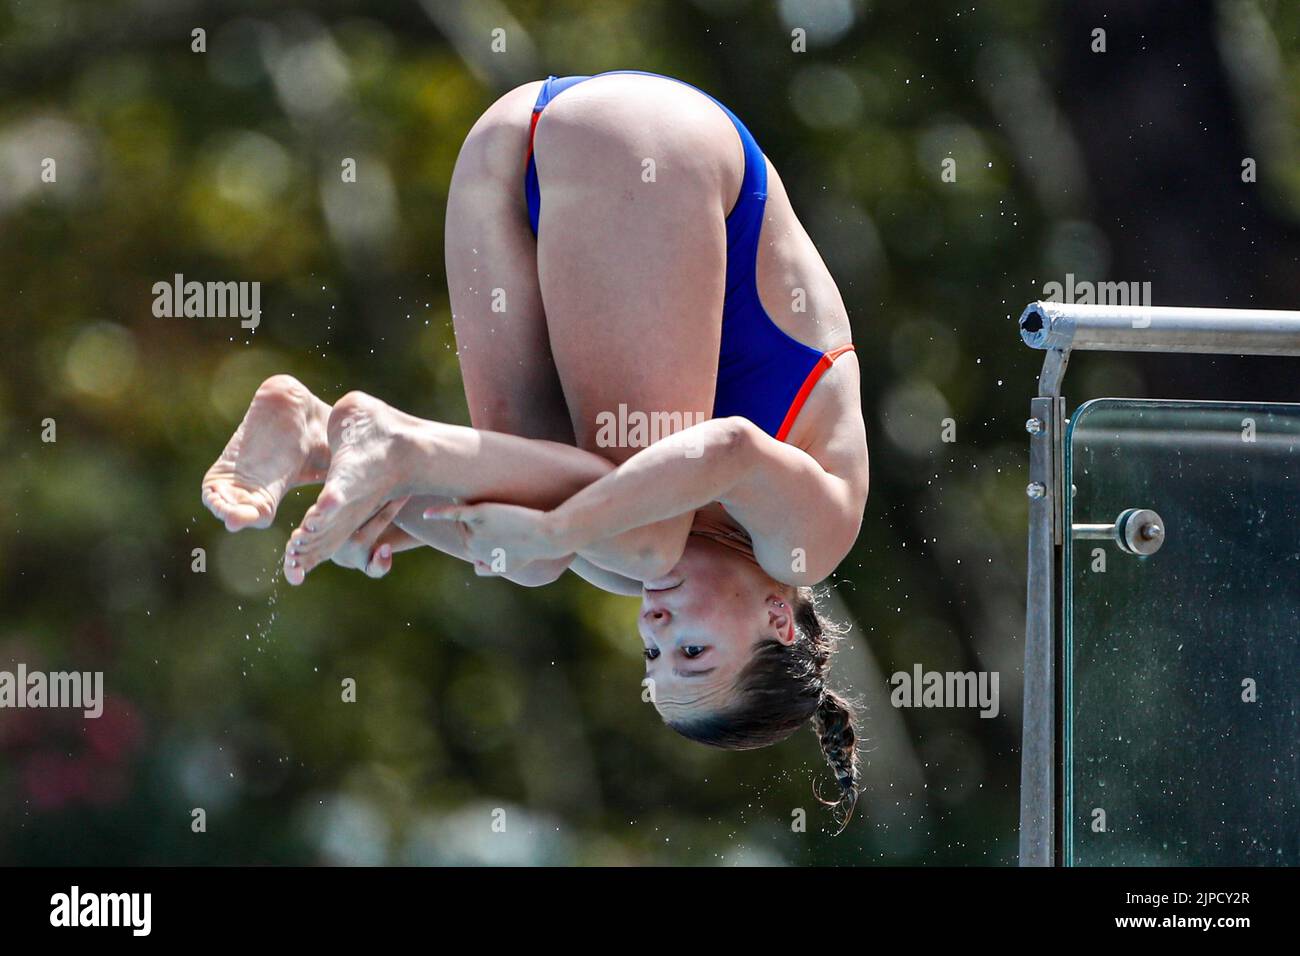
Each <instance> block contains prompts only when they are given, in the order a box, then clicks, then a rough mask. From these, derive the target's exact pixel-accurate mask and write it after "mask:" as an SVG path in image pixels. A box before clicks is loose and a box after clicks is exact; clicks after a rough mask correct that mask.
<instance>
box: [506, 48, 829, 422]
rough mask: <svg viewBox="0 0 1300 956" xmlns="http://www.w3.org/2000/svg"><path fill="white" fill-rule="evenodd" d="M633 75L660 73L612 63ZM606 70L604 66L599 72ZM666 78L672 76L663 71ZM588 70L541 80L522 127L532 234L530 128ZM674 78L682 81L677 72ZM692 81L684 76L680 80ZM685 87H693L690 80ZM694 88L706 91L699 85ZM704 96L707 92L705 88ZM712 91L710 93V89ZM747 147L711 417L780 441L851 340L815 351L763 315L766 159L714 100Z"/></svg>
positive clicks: (537, 194) (536, 206)
mask: <svg viewBox="0 0 1300 956" xmlns="http://www.w3.org/2000/svg"><path fill="white" fill-rule="evenodd" d="M614 72H616V73H632V74H636V75H639V76H658V75H659V74H656V73H644V72H642V71H640V70H616V71H614ZM599 75H601V76H608V75H609V74H607V73H606V74H599ZM663 78H664V79H672V77H663ZM589 79H592V77H589V76H566V77H563V78H560V77H555V76H552V77H549V78H548V79H547V80H546V82H545V83H543V84H542V90H541V93H539V94H538V97H537V103H536V105H535V106H534V107H533V119H532V126H531V127H530V129H529V132H528V158H527V164H526V169H525V173H524V195H525V197H526V198H527V202H528V220H529V223H530V224H531V226H532V229H533V235H534V236H536V235H537V221H538V216H539V213H540V212H541V205H542V197H541V191H540V190H539V188H538V183H537V164H536V162H535V161H534V159H533V134H534V132H535V131H536V129H537V119H538V117H540V116H541V114H542V110H544V109H545V108H546V105H547V104H548V103H550V101H551V100H553V99H554V98H555V97H556V96H558V95H559V94H560V93H562V92H564V91H565V90H567V89H569V88H570V87H572V86H575V85H577V84H578V83H581V82H582V81H583V80H589ZM675 82H678V83H683V81H681V80H676V81H675ZM683 85H685V86H690V84H689V83H683ZM691 89H696V88H695V87H693V86H692V87H691ZM697 92H700V93H704V91H703V90H698V91H697ZM704 95H705V96H708V94H707V93H704ZM709 99H713V97H711V96H710V97H709ZM713 102H714V103H717V104H718V106H719V107H720V108H721V109H722V111H723V112H724V113H726V114H727V117H728V118H729V119H730V120H731V122H732V124H733V125H734V126H735V127H736V132H737V133H739V134H740V142H741V144H742V145H743V146H744V149H745V176H744V179H743V181H742V182H741V186H740V196H739V197H738V198H737V199H736V205H735V206H734V207H733V208H732V210H731V212H730V213H729V214H728V215H727V292H726V298H725V299H724V300H723V306H722V344H721V348H720V349H719V354H718V386H717V391H716V392H715V393H714V398H713V417H714V418H722V417H725V416H728V415H739V416H741V417H743V418H747V419H749V420H750V421H751V422H753V423H754V424H755V425H757V426H758V427H759V428H761V429H763V431H765V432H767V433H768V434H769V435H771V436H772V437H774V438H775V439H777V441H785V439H786V436H787V435H788V434H789V432H790V427H791V426H792V425H793V424H794V420H795V418H796V417H797V416H798V414H799V410H800V409H801V408H802V407H803V404H804V402H805V401H806V400H807V398H808V395H809V394H810V393H811V392H812V390H813V387H814V386H815V385H816V384H817V380H818V379H819V378H821V376H822V375H823V374H824V373H825V372H826V370H827V369H829V368H830V367H831V364H832V363H833V362H834V361H835V359H836V358H838V357H839V356H840V355H842V354H843V353H844V352H847V351H850V350H852V348H853V346H852V345H845V346H842V347H841V348H837V349H832V350H831V351H829V352H819V351H818V350H817V349H814V348H810V347H809V346H807V345H804V344H803V343H802V342H799V341H797V340H796V339H793V338H791V337H790V336H789V335H787V334H786V333H785V332H783V331H782V330H781V329H780V328H779V327H778V326H777V325H776V323H774V322H773V321H772V319H771V318H770V317H769V316H768V314H767V312H766V310H764V308H763V305H762V303H761V302H760V301H759V298H758V282H757V279H756V276H755V266H756V263H757V258H758V239H759V233H760V231H761V230H762V227H763V207H764V206H765V205H766V204H767V161H766V160H765V159H764V157H763V152H762V150H760V149H759V148H758V144H757V143H756V142H754V137H753V136H752V135H750V132H749V130H747V129H746V128H745V125H744V124H743V123H741V122H740V120H739V119H737V118H736V114H734V113H732V112H731V110H729V109H727V108H726V107H725V106H723V105H722V104H721V103H718V101H717V100H713Z"/></svg>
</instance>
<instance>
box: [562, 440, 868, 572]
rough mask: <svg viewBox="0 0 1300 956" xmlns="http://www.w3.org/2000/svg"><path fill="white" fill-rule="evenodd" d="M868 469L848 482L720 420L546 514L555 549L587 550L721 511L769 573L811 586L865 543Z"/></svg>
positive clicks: (644, 455) (794, 451)
mask: <svg viewBox="0 0 1300 956" xmlns="http://www.w3.org/2000/svg"><path fill="white" fill-rule="evenodd" d="M862 464H863V467H862V468H861V469H857V471H858V472H860V474H855V475H854V477H853V478H852V479H845V478H840V477H838V476H836V475H833V474H830V473H829V472H828V471H826V469H825V468H823V467H822V465H821V464H820V463H819V462H818V461H817V459H815V458H813V457H812V456H811V455H809V454H808V453H807V452H804V451H802V450H801V449H799V448H796V447H794V446H792V445H788V444H786V443H785V442H779V441H777V440H776V439H774V438H772V437H771V436H769V435H768V434H767V433H765V432H764V431H762V430H761V429H760V428H758V427H757V426H756V425H754V424H753V423H752V422H750V421H748V420H747V419H744V418H738V417H733V418H723V419H712V420H710V421H707V422H702V423H701V424H699V425H695V426H693V427H691V428H688V429H685V430H683V431H681V432H678V433H676V434H675V435H672V436H670V437H669V438H666V439H664V440H663V441H660V442H657V443H655V444H654V445H651V446H650V447H649V448H647V449H645V450H644V451H641V452H638V453H637V454H636V455H634V456H632V457H631V458H629V459H628V460H627V461H626V462H624V463H623V464H622V465H620V466H619V467H618V468H617V469H616V470H615V471H613V472H611V473H610V474H608V475H606V476H605V477H603V478H601V479H600V480H599V481H597V482H595V483H594V484H592V485H589V486H588V487H586V488H584V489H583V490H582V491H580V492H578V493H577V494H576V495H574V496H573V497H572V498H570V499H568V500H567V501H566V502H565V503H564V504H562V505H560V506H559V507H558V508H556V509H554V510H553V511H551V512H548V513H547V514H546V516H545V518H544V519H543V529H542V534H543V537H547V536H549V537H550V538H551V539H552V541H553V544H552V547H553V548H556V549H560V550H563V551H572V550H581V549H582V548H583V547H584V546H585V544H586V542H587V541H589V540H592V539H597V540H598V539H601V538H605V537H610V536H613V535H617V534H619V533H621V532H622V531H624V530H625V529H627V528H632V527H637V526H639V525H643V524H650V523H653V522H658V521H663V520H665V519H667V518H670V517H672V516H674V515H680V514H682V513H683V512H686V513H692V514H693V513H694V512H695V511H696V510H697V509H699V508H703V507H704V506H705V505H707V504H709V503H711V502H713V501H718V502H720V503H721V504H722V505H723V506H724V507H725V508H726V509H727V512H728V514H730V515H731V516H732V517H733V518H734V519H735V520H736V521H737V522H738V523H739V524H740V525H741V526H742V527H743V528H744V529H745V530H746V531H747V532H748V533H749V535H750V538H751V540H752V542H753V546H754V557H755V559H756V560H757V561H758V562H759V564H760V565H761V566H762V568H763V570H765V571H766V572H767V573H768V574H770V575H772V577H774V578H776V579H777V580H778V581H781V582H783V583H786V584H796V585H803V584H813V583H816V582H817V581H820V580H822V579H823V578H825V577H826V576H827V575H829V574H830V573H831V571H833V570H834V569H835V567H836V565H838V564H839V562H840V561H841V560H843V558H844V556H845V554H847V553H848V550H849V548H851V547H852V545H853V542H854V541H855V540H856V539H857V534H858V530H859V528H860V526H861V522H862V512H863V508H864V507H865V504H866V492H867V489H866V471H865V462H863V463H862ZM542 553H545V549H543V550H542ZM665 570H666V569H665Z"/></svg>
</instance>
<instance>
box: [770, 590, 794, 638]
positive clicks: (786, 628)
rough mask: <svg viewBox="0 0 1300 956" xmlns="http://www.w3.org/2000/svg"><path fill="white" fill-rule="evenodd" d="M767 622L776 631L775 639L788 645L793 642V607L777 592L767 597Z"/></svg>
mask: <svg viewBox="0 0 1300 956" xmlns="http://www.w3.org/2000/svg"><path fill="white" fill-rule="evenodd" d="M767 622H768V624H770V625H771V626H772V629H773V630H774V631H775V632H776V639H777V640H778V641H780V642H781V643H782V644H784V645H785V646H786V647H789V646H790V645H791V644H793V643H794V638H795V633H794V608H792V607H791V606H790V602H789V601H787V600H786V599H785V598H783V597H781V596H780V595H779V594H773V595H770V596H769V597H768V599H767Z"/></svg>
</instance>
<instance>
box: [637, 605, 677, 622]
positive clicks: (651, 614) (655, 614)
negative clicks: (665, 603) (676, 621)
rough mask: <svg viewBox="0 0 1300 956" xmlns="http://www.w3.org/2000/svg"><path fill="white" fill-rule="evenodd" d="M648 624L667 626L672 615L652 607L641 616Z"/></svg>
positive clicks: (663, 609)
mask: <svg viewBox="0 0 1300 956" xmlns="http://www.w3.org/2000/svg"><path fill="white" fill-rule="evenodd" d="M641 617H643V618H644V619H645V620H646V621H647V622H648V623H650V624H667V623H668V622H669V621H671V620H672V619H673V614H672V612H671V611H669V610H667V609H666V608H661V607H652V608H650V609H649V610H648V611H646V612H645V613H644V614H642V615H641Z"/></svg>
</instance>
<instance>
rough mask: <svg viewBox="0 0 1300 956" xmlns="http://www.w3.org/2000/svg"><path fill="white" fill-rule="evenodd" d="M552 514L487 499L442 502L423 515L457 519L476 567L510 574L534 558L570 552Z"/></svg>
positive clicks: (558, 555) (444, 519)
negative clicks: (550, 517)
mask: <svg viewBox="0 0 1300 956" xmlns="http://www.w3.org/2000/svg"><path fill="white" fill-rule="evenodd" d="M549 514H550V512H546V511H538V510H536V509H535V508H524V507H521V506H519V505H504V504H496V503H492V502H486V503H483V504H477V505H441V506H438V507H434V508H429V509H427V510H426V511H425V512H424V517H425V518H426V519H429V520H433V521H452V522H455V523H456V526H457V528H458V529H459V530H460V534H461V538H462V540H463V541H464V543H465V547H466V549H467V550H468V551H469V554H470V557H471V558H473V560H474V562H475V566H476V567H477V566H478V565H480V564H483V565H486V566H487V569H488V571H489V572H490V573H492V574H509V573H510V572H512V571H514V570H516V569H521V568H523V567H525V566H526V565H529V564H532V563H533V562H534V561H547V560H553V559H556V558H564V557H567V556H568V555H569V554H570V553H571V549H568V548H565V547H564V546H563V545H562V544H561V543H560V541H559V538H558V535H557V534H556V533H555V530H554V528H553V527H552V522H551V521H550V520H549Z"/></svg>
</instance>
